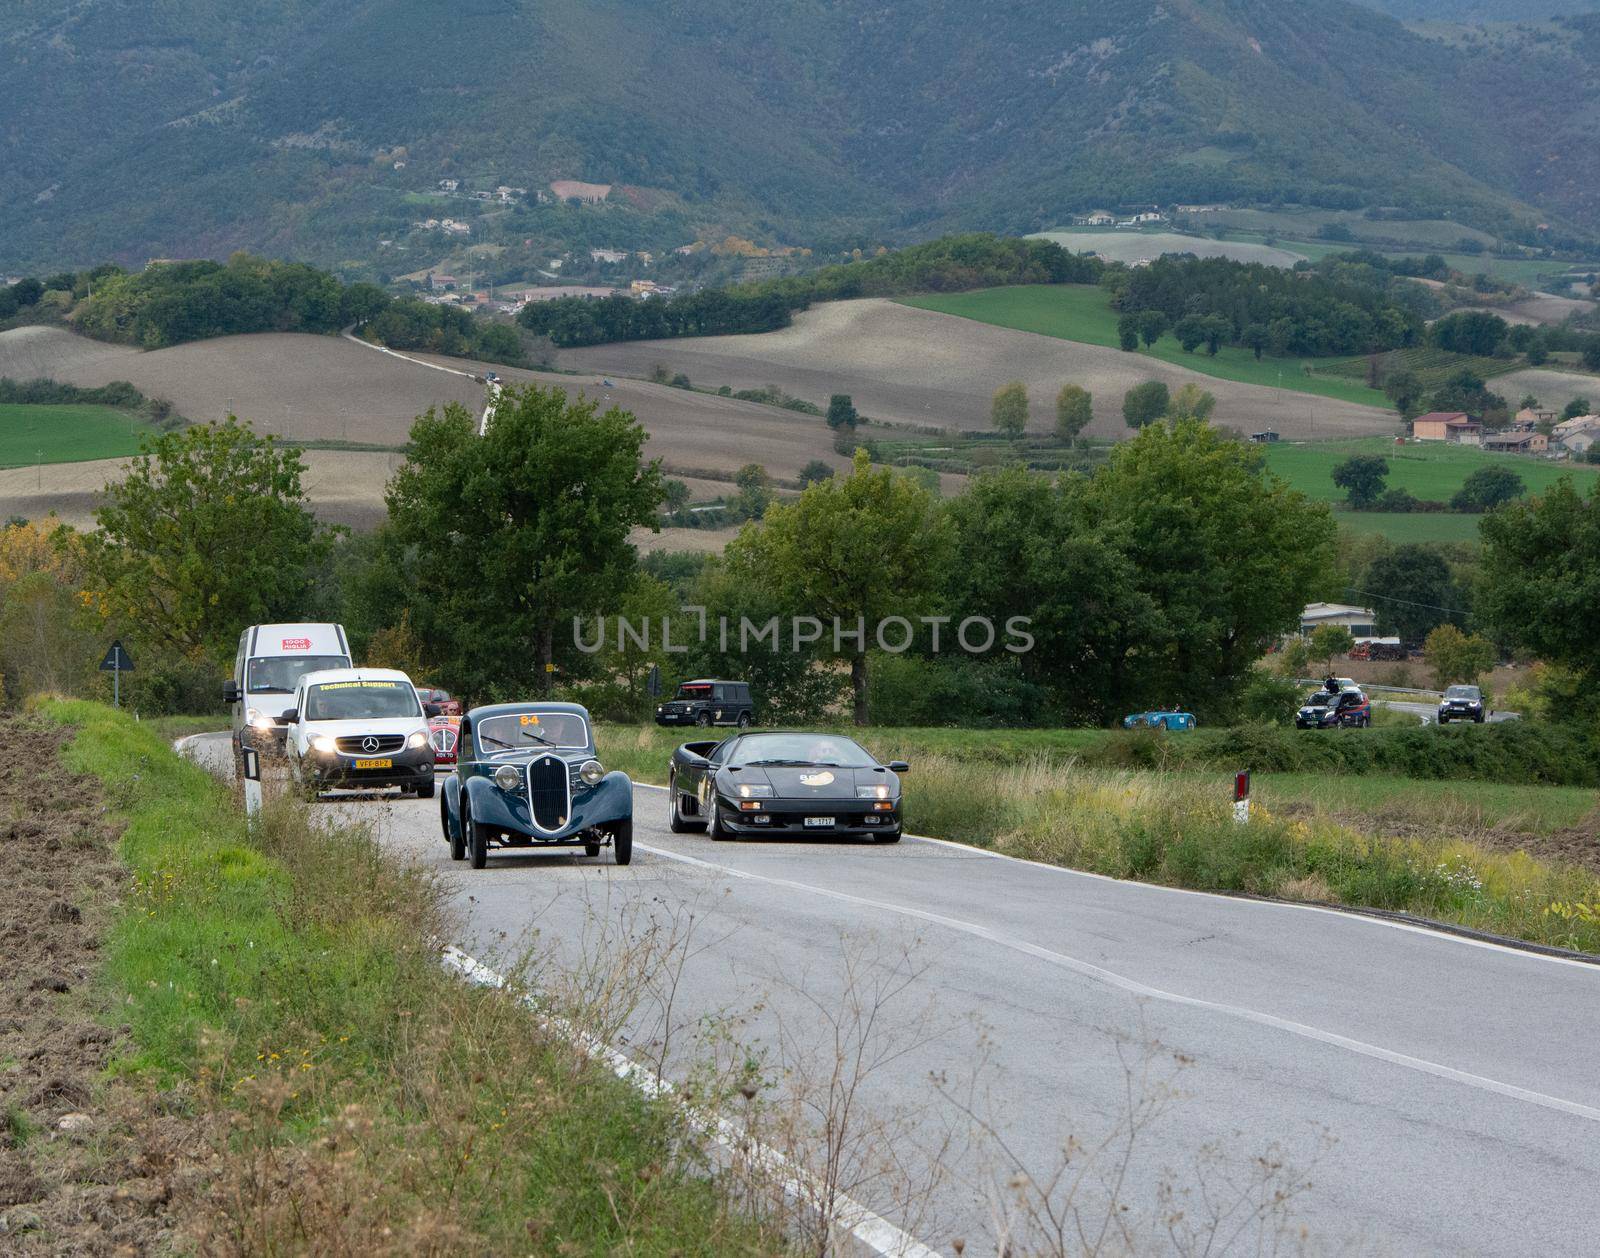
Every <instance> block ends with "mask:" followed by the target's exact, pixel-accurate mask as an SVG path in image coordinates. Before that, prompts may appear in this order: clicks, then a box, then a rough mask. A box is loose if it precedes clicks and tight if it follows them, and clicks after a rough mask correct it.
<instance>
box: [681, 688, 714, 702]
mask: <svg viewBox="0 0 1600 1258" xmlns="http://www.w3.org/2000/svg"><path fill="white" fill-rule="evenodd" d="M710 697H711V687H710V686H679V687H678V698H680V699H709V698H710Z"/></svg>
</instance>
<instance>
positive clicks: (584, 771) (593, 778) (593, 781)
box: [578, 760, 606, 786]
mask: <svg viewBox="0 0 1600 1258" xmlns="http://www.w3.org/2000/svg"><path fill="white" fill-rule="evenodd" d="M605 775H606V771H605V768H604V767H603V766H602V765H601V763H600V762H599V761H598V760H585V761H584V762H583V768H581V769H579V770H578V776H579V777H581V778H582V779H583V780H584V782H585V784H587V785H589V786H594V785H597V784H598V783H599V781H600V779H601V778H603V777H605Z"/></svg>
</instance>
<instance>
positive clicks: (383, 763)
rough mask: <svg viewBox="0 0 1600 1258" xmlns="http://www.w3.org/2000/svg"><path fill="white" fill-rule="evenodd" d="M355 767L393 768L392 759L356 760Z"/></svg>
mask: <svg viewBox="0 0 1600 1258" xmlns="http://www.w3.org/2000/svg"><path fill="white" fill-rule="evenodd" d="M356 768H358V769H392V768H394V761H393V760H357V761H356Z"/></svg>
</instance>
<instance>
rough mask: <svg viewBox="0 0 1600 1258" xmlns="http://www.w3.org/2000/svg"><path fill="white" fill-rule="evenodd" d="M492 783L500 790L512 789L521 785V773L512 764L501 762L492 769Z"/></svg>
mask: <svg viewBox="0 0 1600 1258" xmlns="http://www.w3.org/2000/svg"><path fill="white" fill-rule="evenodd" d="M494 784H495V785H496V786H498V787H499V788H500V789H501V790H502V791H514V790H516V789H517V787H519V786H521V785H522V774H521V773H520V772H518V771H517V766H516V765H514V764H503V765H501V766H500V767H499V768H498V769H496V770H495V771H494Z"/></svg>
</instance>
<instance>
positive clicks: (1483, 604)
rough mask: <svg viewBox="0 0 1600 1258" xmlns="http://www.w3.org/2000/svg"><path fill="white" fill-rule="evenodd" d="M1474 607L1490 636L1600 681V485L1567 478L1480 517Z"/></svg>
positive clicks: (1590, 680)
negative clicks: (1579, 485) (1599, 628)
mask: <svg viewBox="0 0 1600 1258" xmlns="http://www.w3.org/2000/svg"><path fill="white" fill-rule="evenodd" d="M1478 533H1479V536H1480V537H1481V538H1482V539H1483V566H1482V570H1481V577H1480V580H1479V583H1478V595H1477V599H1476V601H1475V603H1474V611H1475V612H1476V614H1477V617H1478V619H1479V620H1480V621H1481V622H1482V624H1483V625H1484V627H1485V628H1486V629H1487V630H1488V631H1489V632H1490V633H1492V634H1493V635H1494V638H1495V640H1496V641H1498V642H1500V643H1502V644H1503V645H1505V646H1508V647H1514V648H1520V649H1522V650H1525V651H1527V652H1529V653H1530V654H1533V655H1536V656H1538V657H1539V658H1540V659H1541V660H1544V661H1546V662H1548V663H1551V664H1560V665H1564V666H1565V667H1568V668H1571V669H1573V670H1574V671H1576V672H1578V673H1580V674H1581V675H1582V676H1583V678H1584V680H1585V682H1586V683H1587V685H1586V692H1587V693H1593V690H1594V686H1595V685H1596V684H1600V634H1596V633H1595V632H1594V626H1595V625H1596V624H1600V490H1596V491H1592V492H1591V493H1590V494H1589V496H1588V497H1587V498H1586V497H1584V496H1583V495H1581V494H1580V493H1579V492H1578V491H1577V489H1576V488H1574V487H1573V484H1572V482H1571V481H1570V480H1562V481H1559V482H1558V483H1557V484H1556V485H1555V487H1554V488H1552V489H1550V490H1548V491H1546V492H1545V494H1544V495H1543V496H1542V497H1539V498H1535V499H1532V500H1528V501H1522V502H1512V503H1508V504H1507V505H1506V506H1504V507H1502V508H1500V510H1498V511H1494V512H1491V513H1490V514H1488V515H1486V516H1484V518H1483V521H1482V523H1480V524H1479V526H1478Z"/></svg>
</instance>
